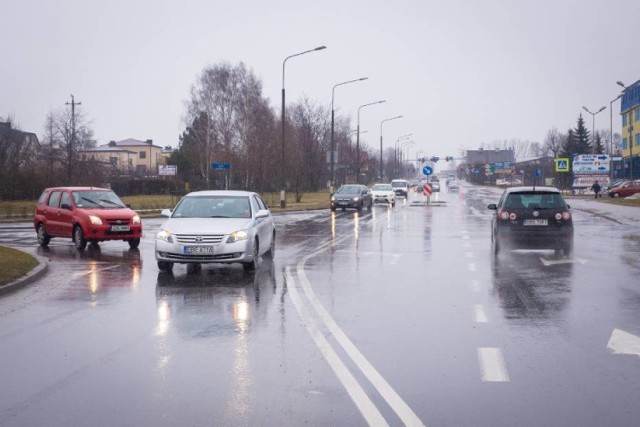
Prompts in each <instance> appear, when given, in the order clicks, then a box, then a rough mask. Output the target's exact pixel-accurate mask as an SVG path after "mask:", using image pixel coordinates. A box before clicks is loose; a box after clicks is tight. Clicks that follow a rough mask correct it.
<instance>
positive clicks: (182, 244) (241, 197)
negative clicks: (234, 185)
mask: <svg viewBox="0 0 640 427" xmlns="http://www.w3.org/2000/svg"><path fill="white" fill-rule="evenodd" d="M161 215H162V216H165V217H168V219H167V220H166V221H165V223H164V224H162V226H161V227H160V231H158V233H157V234H156V250H155V253H156V261H157V262H158V269H159V270H160V271H162V272H170V271H171V270H172V269H173V265H174V263H180V264H187V265H188V267H189V268H188V271H194V270H197V269H199V268H200V264H206V263H224V264H231V263H240V264H242V267H243V268H244V269H245V271H252V270H255V269H256V267H257V265H258V259H259V258H260V257H261V256H263V255H264V256H266V257H268V258H273V257H274V255H275V242H276V228H275V225H274V223H273V218H272V217H271V212H270V211H269V208H268V207H267V205H266V204H265V203H264V201H263V200H262V198H260V196H259V195H258V194H256V193H253V192H249V191H226V190H218V191H195V192H191V193H189V194H187V195H186V196H184V197H183V198H182V199H181V200H180V202H179V203H178V204H177V205H176V207H175V209H174V210H173V211H170V210H168V209H165V210H163V211H162V213H161Z"/></svg>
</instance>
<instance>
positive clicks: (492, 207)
mask: <svg viewBox="0 0 640 427" xmlns="http://www.w3.org/2000/svg"><path fill="white" fill-rule="evenodd" d="M487 209H491V210H492V211H497V210H498V205H496V204H495V203H491V204H490V205H488V206H487Z"/></svg>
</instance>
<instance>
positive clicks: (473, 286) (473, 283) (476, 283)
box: [471, 279, 481, 292]
mask: <svg viewBox="0 0 640 427" xmlns="http://www.w3.org/2000/svg"><path fill="white" fill-rule="evenodd" d="M471 289H473V292H480V291H481V288H480V281H479V280H475V279H473V280H472V281H471Z"/></svg>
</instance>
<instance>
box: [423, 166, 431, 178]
mask: <svg viewBox="0 0 640 427" xmlns="http://www.w3.org/2000/svg"><path fill="white" fill-rule="evenodd" d="M422 173H423V174H425V175H426V176H429V175H431V174H432V173H433V168H432V167H431V166H429V165H426V166H425V167H423V168H422Z"/></svg>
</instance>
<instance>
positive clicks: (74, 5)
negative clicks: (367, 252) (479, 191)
mask: <svg viewBox="0 0 640 427" xmlns="http://www.w3.org/2000/svg"><path fill="white" fill-rule="evenodd" d="M0 6H1V7H0V11H1V14H2V15H3V16H2V19H0V21H1V22H2V25H0V40H2V41H3V48H2V61H0V117H6V116H7V115H10V116H12V117H13V118H14V120H15V122H16V123H17V124H18V125H19V126H20V128H21V129H22V130H25V131H33V132H36V133H37V134H38V135H39V136H42V134H43V124H44V121H45V118H46V115H47V113H48V112H49V111H51V110H52V109H56V108H58V107H60V106H63V105H64V103H65V102H68V101H70V96H69V95H70V94H73V95H75V97H76V101H80V102H82V108H83V110H84V111H85V113H86V114H87V116H88V117H89V118H90V119H91V122H92V125H93V128H94V130H95V136H96V139H97V140H98V143H99V144H104V143H107V142H108V141H109V140H120V139H125V138H136V139H141V140H145V139H153V140H154V143H156V144H158V145H163V146H164V145H172V146H174V147H175V146H177V143H178V135H179V134H180V132H181V130H182V128H183V123H182V117H183V115H184V102H185V100H186V99H187V97H188V94H189V89H190V87H191V85H192V84H193V82H194V81H195V79H196V77H197V76H198V75H199V73H200V72H201V71H202V69H203V67H205V66H207V65H211V64H215V63H217V62H220V61H228V62H231V63H237V62H240V61H242V62H244V63H245V64H246V65H247V66H248V67H250V68H251V69H252V70H253V71H254V73H255V74H256V75H257V76H258V77H260V78H261V80H262V82H263V85H264V91H263V93H264V95H265V96H266V97H267V98H269V99H270V101H271V105H272V106H273V107H274V109H275V110H276V111H280V90H281V87H282V61H283V60H284V58H285V57H287V56H288V55H291V54H294V53H297V52H300V51H304V50H307V49H311V48H314V47H316V46H320V45H326V46H327V49H325V50H323V51H319V52H314V53H312V54H308V55H304V56H300V57H297V58H294V59H291V60H290V61H288V62H287V66H286V94H287V100H288V101H290V102H293V101H295V100H298V99H300V98H301V97H302V96H303V95H306V96H308V97H310V98H311V99H314V100H316V101H318V102H319V103H322V104H324V105H326V106H330V104H331V89H332V87H333V85H335V84H336V83H339V82H343V81H346V80H351V79H354V78H358V77H363V76H367V77H369V80H368V81H365V82H359V83H355V84H351V85H345V86H341V87H339V88H338V89H336V98H335V106H336V111H337V113H338V114H348V115H351V117H352V118H353V125H354V127H355V125H356V117H357V109H358V106H359V105H363V104H366V103H369V102H373V101H377V100H380V99H385V100H386V103H385V104H381V105H376V106H371V107H367V108H363V109H362V110H361V115H360V116H361V117H360V127H361V129H362V130H367V131H368V132H367V133H366V134H363V135H362V140H363V141H364V142H366V143H367V144H369V145H371V146H373V147H378V146H379V138H380V122H381V121H382V120H383V119H385V118H388V117H393V116H397V115H404V118H403V119H400V120H395V121H391V122H387V123H385V125H384V141H385V146H392V145H393V143H394V141H395V140H396V138H397V137H398V136H400V135H403V134H407V133H413V135H414V136H413V138H414V140H415V144H416V145H415V147H414V148H413V149H412V153H414V152H415V151H423V152H424V153H425V155H428V156H430V155H440V156H445V155H458V154H459V151H460V148H470V149H474V148H478V147H479V145H480V143H482V142H484V143H491V142H492V141H495V140H504V139H512V138H517V139H522V140H531V141H540V142H542V141H543V140H544V136H545V134H546V132H547V130H548V129H549V128H551V127H554V126H555V127H557V128H558V129H560V130H561V131H565V130H566V129H568V128H569V127H574V126H575V121H576V118H577V116H578V115H579V114H580V112H581V107H582V106H583V105H586V106H587V107H589V108H590V109H592V111H594V110H597V109H598V108H599V107H600V106H603V105H604V106H606V107H607V110H606V111H604V112H602V113H600V114H599V115H598V116H596V128H598V129H605V128H606V129H608V128H609V111H608V109H609V102H610V101H611V100H612V99H614V98H615V97H616V96H617V95H618V93H619V92H620V89H621V88H620V87H619V86H617V85H616V83H615V82H616V81H617V80H622V81H623V82H625V83H626V84H627V85H629V84H632V83H633V82H635V81H636V80H638V79H640V47H639V45H640V25H639V24H638V23H639V22H640V21H639V19H640V18H639V17H640V1H638V0H603V1H595V0H587V1H582V0H575V1H567V0H555V1H554V0H535V1H531V0H527V1H516V0H513V1H508V0H502V1H498V0H482V1H481V0H478V1H473V0H458V1H447V0H442V1H434V0H415V1H397V0H396V1H388V0H387V1H380V0H358V1H349V0H322V1H314V2H309V1H300V0H287V1H264V0H253V1H216V0H207V1H191V0H181V1H158V0H148V1H147V0H145V1H138V0H116V1H104V0H103V1H90V0H76V1H64V0H59V1H44V0H41V1H33V0H20V1H13V0H0ZM619 109H620V107H619V103H617V102H616V103H614V110H613V111H614V127H613V128H614V131H619V129H620V120H619V117H618V113H619ZM586 116H587V117H586V119H588V122H587V123H588V125H589V127H590V126H591V116H589V115H588V114H587V115H586Z"/></svg>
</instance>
